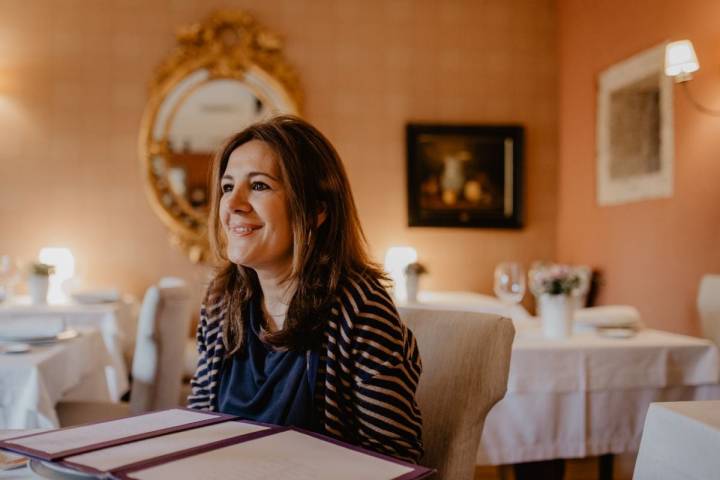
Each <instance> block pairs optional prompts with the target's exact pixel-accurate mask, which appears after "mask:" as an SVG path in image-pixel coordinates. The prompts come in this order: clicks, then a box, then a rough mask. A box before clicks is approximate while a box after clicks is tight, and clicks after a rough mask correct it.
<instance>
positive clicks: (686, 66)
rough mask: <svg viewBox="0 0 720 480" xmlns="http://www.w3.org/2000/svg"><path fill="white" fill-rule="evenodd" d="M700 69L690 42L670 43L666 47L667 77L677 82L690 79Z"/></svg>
mask: <svg viewBox="0 0 720 480" xmlns="http://www.w3.org/2000/svg"><path fill="white" fill-rule="evenodd" d="M699 69H700V64H699V63H698V59H697V56H696V55H695V49H694V48H693V44H692V42H691V41H690V40H679V41H677V42H671V43H668V44H667V46H666V47H665V75H667V76H669V77H675V78H676V80H677V81H684V80H689V79H690V74H691V73H692V72H696V71H698V70H699Z"/></svg>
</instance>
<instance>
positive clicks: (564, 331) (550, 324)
mask: <svg viewBox="0 0 720 480" xmlns="http://www.w3.org/2000/svg"><path fill="white" fill-rule="evenodd" d="M574 310H575V304H574V302H573V300H572V298H570V296H569V295H563V294H559V295H551V294H548V293H544V294H542V295H540V304H539V311H540V321H541V322H542V329H543V335H544V336H545V337H546V338H556V339H557V338H568V337H569V336H570V335H572V329H573V313H574Z"/></svg>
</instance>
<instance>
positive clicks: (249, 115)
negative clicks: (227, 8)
mask: <svg viewBox="0 0 720 480" xmlns="http://www.w3.org/2000/svg"><path fill="white" fill-rule="evenodd" d="M178 42H179V45H178V47H177V50H176V52H174V53H173V55H171V56H170V57H169V58H168V59H167V60H166V61H165V62H164V63H163V64H162V65H161V66H160V67H159V68H158V71H157V72H156V78H155V79H154V81H153V83H152V85H151V98H150V100H149V102H148V106H147V107H146V111H145V116H144V118H143V125H142V128H141V134H140V135H141V138H140V144H141V148H140V150H141V152H140V154H141V160H142V162H143V169H144V172H145V178H146V181H147V182H148V185H147V186H148V187H149V188H148V189H147V191H148V195H149V197H150V200H151V203H152V205H153V207H155V211H156V213H158V216H159V217H160V219H161V220H162V221H163V222H164V223H165V224H166V225H167V226H168V227H169V229H170V232H171V240H172V243H174V244H176V245H178V246H179V247H181V248H183V249H184V250H185V251H186V252H187V253H188V255H189V256H190V258H191V260H193V261H195V262H197V261H202V260H204V259H206V258H207V254H208V242H207V216H208V211H209V205H208V202H209V191H208V188H209V186H208V179H209V175H210V168H211V163H212V157H213V155H214V154H215V152H216V151H217V150H218V149H219V148H220V147H221V146H222V144H223V142H224V141H225V140H227V139H228V138H229V137H230V136H231V135H233V134H235V133H237V132H239V131H240V130H242V129H243V128H245V127H246V126H248V125H250V124H251V123H254V122H256V121H259V120H263V119H266V118H269V117H271V116H273V115H277V114H280V113H290V114H299V103H300V101H299V97H300V94H299V87H298V80H297V75H295V73H294V70H293V69H292V68H291V67H290V66H289V65H287V64H286V63H285V61H284V59H283V57H282V50H281V47H282V42H281V41H280V40H279V38H278V37H276V36H275V35H274V34H272V33H271V32H268V31H267V30H265V29H264V28H262V27H260V26H259V25H258V24H257V23H256V22H255V21H254V19H252V17H250V16H249V15H248V14H246V13H244V12H219V13H216V14H214V15H212V16H211V17H210V19H208V20H207V21H206V22H205V23H203V24H198V25H193V26H190V27H188V28H186V29H183V30H181V31H180V33H178Z"/></svg>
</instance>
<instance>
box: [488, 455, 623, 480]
mask: <svg viewBox="0 0 720 480" xmlns="http://www.w3.org/2000/svg"><path fill="white" fill-rule="evenodd" d="M635 457H636V454H623V455H616V456H615V460H614V463H613V480H631V479H632V474H633V469H634V468H635ZM597 478H598V459H597V457H591V458H581V459H574V460H568V461H567V462H566V464H565V479H564V480H597ZM474 480H515V475H514V474H513V471H512V467H508V466H505V465H503V466H500V467H476V468H475V479H474ZM538 480H542V479H538Z"/></svg>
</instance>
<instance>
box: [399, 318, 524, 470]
mask: <svg viewBox="0 0 720 480" xmlns="http://www.w3.org/2000/svg"><path fill="white" fill-rule="evenodd" d="M399 310H400V315H401V317H402V318H403V320H404V322H405V323H406V324H407V326H408V327H409V328H410V330H412V332H413V333H414V334H415V337H416V339H417V342H418V348H419V349H420V356H421V358H422V364H423V373H422V375H421V377H420V384H419V386H418V392H417V400H418V404H419V406H420V410H421V412H422V416H423V441H424V446H425V456H424V457H423V459H422V461H421V463H422V464H423V465H426V466H428V467H431V468H436V469H437V470H438V475H437V478H438V479H453V480H471V479H472V478H473V476H474V471H475V458H476V456H477V451H478V447H479V445H480V435H481V434H482V429H483V425H484V424H485V417H486V416H487V414H488V412H489V411H490V409H491V408H492V407H493V405H495V404H496V403H497V402H498V401H499V400H500V399H502V398H503V397H504V396H505V391H506V389H507V380H508V372H509V369H510V352H511V349H512V341H513V338H514V336H515V329H514V327H513V324H512V322H511V321H510V320H508V319H507V318H502V317H500V316H499V315H493V314H486V313H478V312H462V311H444V310H438V309H423V308H415V307H403V308H400V309H399Z"/></svg>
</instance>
